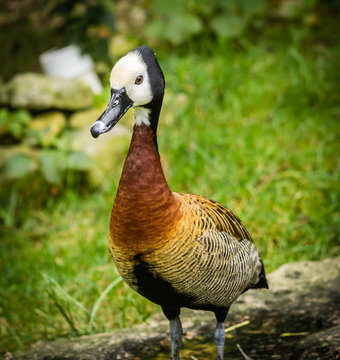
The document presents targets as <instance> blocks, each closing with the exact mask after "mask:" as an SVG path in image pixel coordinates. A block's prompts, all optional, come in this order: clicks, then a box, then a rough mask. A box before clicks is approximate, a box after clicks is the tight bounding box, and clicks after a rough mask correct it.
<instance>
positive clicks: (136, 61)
mask: <svg viewBox="0 0 340 360" xmlns="http://www.w3.org/2000/svg"><path fill="white" fill-rule="evenodd" d="M139 75H142V76H143V82H142V83H141V84H139V85H137V84H135V81H136V78H137V77H138V76H139ZM110 83H111V88H112V89H122V88H124V87H125V89H126V93H127V94H128V96H129V98H130V99H131V100H132V101H133V106H134V107H135V106H141V105H145V104H148V103H149V102H150V101H151V100H152V91H151V86H150V80H149V76H148V72H147V66H146V64H145V62H144V61H143V59H142V57H141V55H140V54H139V53H138V51H133V52H130V53H128V54H127V55H125V56H123V57H122V58H121V59H119V60H118V61H117V63H116V64H115V66H114V67H113V69H112V71H111V76H110Z"/></svg>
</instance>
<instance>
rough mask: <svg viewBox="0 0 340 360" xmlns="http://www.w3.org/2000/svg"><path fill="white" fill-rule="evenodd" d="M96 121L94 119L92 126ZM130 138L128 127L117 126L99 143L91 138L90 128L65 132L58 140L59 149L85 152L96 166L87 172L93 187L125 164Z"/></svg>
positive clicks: (104, 135)
mask: <svg viewBox="0 0 340 360" xmlns="http://www.w3.org/2000/svg"><path fill="white" fill-rule="evenodd" d="M96 119H97V118H94V120H93V119H92V122H91V124H92V123H93V122H94V121H95V120H96ZM84 121H85V120H84ZM130 138H131V131H130V130H129V129H128V128H127V127H126V126H124V125H121V124H117V125H116V126H115V127H114V128H113V129H112V130H111V131H110V132H108V133H106V134H103V135H101V137H100V141H98V139H94V138H93V137H92V136H91V133H90V126H86V127H83V128H82V129H78V130H72V131H67V132H65V133H64V134H63V136H62V137H61V138H60V139H59V140H58V148H59V149H61V150H68V151H69V150H72V151H81V152H84V153H85V154H86V155H87V156H88V157H89V158H90V159H91V160H92V162H93V164H94V165H93V166H92V167H91V168H90V169H89V170H88V172H87V176H88V179H89V182H90V183H91V184H92V185H93V186H99V185H101V184H103V183H105V182H106V181H107V179H108V178H110V176H112V173H113V172H114V173H116V172H117V169H119V167H120V166H121V164H122V163H123V161H124V158H125V156H126V152H127V150H128V147H129V143H130ZM118 171H119V170H118ZM110 174H111V175H110Z"/></svg>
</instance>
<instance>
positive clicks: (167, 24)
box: [145, 14, 202, 45]
mask: <svg viewBox="0 0 340 360" xmlns="http://www.w3.org/2000/svg"><path fill="white" fill-rule="evenodd" d="M201 30H202V23H201V21H200V20H199V19H198V18H197V17H196V16H194V15H190V14H182V15H177V16H172V17H169V18H167V19H165V20H155V21H153V22H152V23H151V24H150V25H149V26H148V27H147V28H146V30H145V35H146V36H147V37H148V36H150V37H154V38H157V39H163V40H167V41H169V42H170V43H172V44H174V45H179V44H181V43H183V42H184V41H186V40H187V39H188V38H190V37H191V36H192V35H195V34H197V33H199V32H200V31H201Z"/></svg>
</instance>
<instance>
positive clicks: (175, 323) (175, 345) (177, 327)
mask: <svg viewBox="0 0 340 360" xmlns="http://www.w3.org/2000/svg"><path fill="white" fill-rule="evenodd" d="M182 333H183V330H182V324H181V320H180V318H179V316H176V317H175V318H174V319H171V320H170V340H171V360H179V352H180V350H181V346H182Z"/></svg>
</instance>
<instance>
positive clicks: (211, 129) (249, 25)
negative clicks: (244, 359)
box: [0, 0, 340, 354]
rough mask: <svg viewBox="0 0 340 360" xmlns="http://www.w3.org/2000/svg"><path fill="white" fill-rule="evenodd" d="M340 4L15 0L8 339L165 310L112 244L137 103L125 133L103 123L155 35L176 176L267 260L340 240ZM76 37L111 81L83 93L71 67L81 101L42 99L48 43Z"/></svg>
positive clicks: (7, 342) (1, 297)
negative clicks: (123, 60)
mask: <svg viewBox="0 0 340 360" xmlns="http://www.w3.org/2000/svg"><path fill="white" fill-rule="evenodd" d="M339 12H340V3H339V1H337V0H333V1H331V0H329V1H321V0H319V1H317V0H272V1H269V0H268V1H264V0H237V1H236V0H223V1H222V0H210V1H209V2H203V1H199V0H190V1H180V0H140V1H129V0H126V1H125V0H120V1H115V2H112V1H109V0H86V1H80V0H72V1H70V0H20V1H19V0H12V1H8V2H7V3H6V4H5V3H2V4H1V5H0V43H1V67H0V76H1V78H0V185H1V195H0V199H1V208H0V230H1V237H0V272H1V278H0V354H1V353H4V352H6V351H15V350H16V349H20V348H21V349H22V348H25V347H27V346H28V345H30V344H31V343H33V342H34V341H37V340H41V339H53V338H55V337H60V336H74V335H81V334H90V333H94V332H101V331H108V330H112V329H115V328H118V327H129V326H132V325H133V324H135V323H139V322H142V321H143V320H145V319H147V318H148V317H149V316H150V315H151V314H153V313H154V312H157V311H159V308H158V307H157V306H155V305H153V304H151V303H150V302H148V301H147V300H145V299H143V298H142V297H141V296H139V295H137V294H136V293H134V292H133V291H132V290H130V289H129V288H128V287H127V286H126V285H125V284H124V283H123V282H122V281H121V280H120V278H119V276H118V273H117V271H116V270H115V268H114V265H113V262H112V260H111V258H110V256H109V254H108V251H107V238H108V222H109V216H110V210H111V206H112V202H113V199H114V195H115V191H116V187H117V184H118V181H119V177H120V172H121V167H122V164H123V161H124V158H125V155H126V151H127V149H128V146H129V139H130V133H131V128H132V123H133V113H132V111H131V110H130V112H129V113H128V114H127V115H126V116H125V117H124V118H123V119H122V120H121V121H120V126H118V127H117V129H118V130H116V131H114V132H113V133H112V134H111V135H108V134H107V135H105V136H103V138H100V139H97V140H95V139H92V138H91V136H90V133H89V127H90V124H91V123H93V122H94V121H95V120H96V118H97V117H98V115H99V114H100V113H101V112H102V110H103V108H104V107H105V104H106V102H107V100H108V96H109V84H108V78H109V73H110V70H111V68H112V66H113V64H114V62H115V61H116V60H117V59H118V58H119V57H120V56H121V55H123V54H124V53H125V52H127V51H129V50H131V49H132V48H133V47H135V46H138V45H141V44H146V45H149V46H151V47H153V48H154V50H155V51H156V53H157V56H158V59H159V62H160V64H161V66H162V68H163V71H164V73H165V78H166V82H167V87H166V96H165V100H164V106H163V110H162V114H161V120H160V123H159V130H158V137H159V140H158V143H159V149H160V153H161V157H162V162H163V165H164V170H165V173H166V176H167V178H168V181H169V184H170V186H171V188H172V190H174V191H178V192H190V193H197V194H201V195H205V196H208V197H210V198H212V199H214V200H217V201H219V202H221V203H222V204H225V205H226V206H228V207H229V208H230V209H231V210H232V211H234V212H235V213H236V214H237V215H238V216H239V217H240V218H241V219H242V220H243V222H244V223H245V224H246V226H247V228H248V230H249V232H250V233H251V234H252V237H253V239H254V241H255V243H256V245H257V247H258V248H259V250H260V252H261V254H262V257H263V259H264V263H265V266H266V268H267V271H268V272H269V271H272V270H274V269H275V268H277V267H278V266H280V265H281V264H283V263H285V262H288V261H299V260H308V259H309V260H316V259H320V258H324V257H328V256H335V255H339V254H340V242H339V135H340V125H339V115H340V105H339V97H340V96H339V94H340V85H339V84H340V66H339V64H340V58H339V54H340V43H339V41H338V40H339V32H338V30H339V26H338V19H339ZM69 44H77V45H78V46H80V47H81V49H82V50H83V51H84V52H85V53H87V54H89V55H90V56H91V57H92V59H93V60H94V62H95V65H94V69H95V71H96V73H97V74H98V75H99V77H100V79H101V80H102V83H103V85H104V90H103V91H102V93H100V94H95V95H94V94H92V92H91V91H90V90H89V89H88V88H85V90H84V89H82V91H83V92H82V93H81V96H80V97H79V94H80V93H79V91H80V90H79V89H78V90H77V91H76V90H72V89H73V88H72V86H73V85H74V84H75V83H76V82H72V81H71V82H69V83H68V84H69V85H70V87H68V86H67V89H66V85H65V86H64V88H63V89H62V90H64V91H68V93H67V94H68V95H67V98H68V99H69V100H70V101H71V103H70V102H68V103H60V102H56V101H55V99H53V101H54V102H53V101H52V102H51V103H50V105H46V103H45V105H43V104H41V102H42V97H43V96H42V95H39V94H44V91H45V90H44V88H43V85H37V84H38V83H37V82H38V80H39V79H40V77H42V76H43V75H41V72H42V69H41V67H40V65H39V61H38V58H39V55H40V54H41V53H42V52H44V51H46V50H49V49H51V48H53V47H56V48H58V47H63V46H66V45H69ZM23 73H24V75H23ZM27 73H29V74H28V75H29V76H27ZM30 76H31V77H30ZM32 76H33V77H32ZM39 76H40V77H39ZM29 79H31V80H29ZM32 79H33V80H32ZM44 79H45V80H46V77H45V78H44ZM26 81H27V82H26ZM39 81H40V80H39ZM42 81H43V80H42ZM52 81H54V80H52V79H48V78H47V82H48V83H52ZM39 84H40V83H39ZM44 86H45V85H44ZM46 86H47V85H46ZM41 89H43V90H42V91H41ZM39 91H40V92H39ZM35 93H37V94H38V96H37V99H36V98H33V96H34V94H35ZM27 94H28V95H29V97H28V100H27V101H26V102H25V101H24V96H26V95H27ZM56 96H57V97H58V99H59V100H60V98H62V97H63V91H59V92H57V93H56ZM76 99H77V100H76ZM77 101H79V103H78V102H77ZM33 104H35V105H34V106H33Z"/></svg>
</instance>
